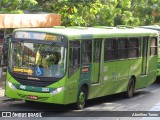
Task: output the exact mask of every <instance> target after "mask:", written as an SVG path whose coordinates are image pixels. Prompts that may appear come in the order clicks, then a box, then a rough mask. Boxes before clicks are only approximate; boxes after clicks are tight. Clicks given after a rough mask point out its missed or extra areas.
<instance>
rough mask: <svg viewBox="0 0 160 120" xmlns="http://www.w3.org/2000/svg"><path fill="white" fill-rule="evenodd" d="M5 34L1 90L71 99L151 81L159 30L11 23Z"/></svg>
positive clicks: (30, 97)
mask: <svg viewBox="0 0 160 120" xmlns="http://www.w3.org/2000/svg"><path fill="white" fill-rule="evenodd" d="M8 39H9V47H8V68H7V75H6V87H5V96H6V97H9V98H15V99H22V100H25V101H26V102H27V103H32V102H33V101H34V102H45V103H54V104H63V105H66V104H71V103H73V105H74V106H75V107H76V108H77V109H82V108H83V107H84V105H85V102H86V100H88V99H93V98H97V97H102V96H106V95H111V94H116V93H120V92H124V93H125V95H126V96H127V97H129V98H130V97H132V96H133V94H134V92H135V90H136V89H140V88H144V87H147V86H148V85H150V84H151V83H153V82H154V81H155V78H156V75H157V58H158V56H157V50H158V49H157V44H158V32H157V31H154V30H148V29H143V28H127V27H105V26H103V27H100V26H99V27H88V28H87V27H76V26H75V27H63V26H55V27H53V28H24V29H16V30H14V32H13V34H12V38H8Z"/></svg>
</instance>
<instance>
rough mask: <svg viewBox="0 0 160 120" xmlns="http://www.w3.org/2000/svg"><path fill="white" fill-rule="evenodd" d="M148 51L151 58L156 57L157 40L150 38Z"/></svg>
mask: <svg viewBox="0 0 160 120" xmlns="http://www.w3.org/2000/svg"><path fill="white" fill-rule="evenodd" d="M150 51H151V52H150V55H151V56H154V55H157V38H151V43H150Z"/></svg>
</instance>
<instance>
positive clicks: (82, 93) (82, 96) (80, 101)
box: [76, 87, 87, 110]
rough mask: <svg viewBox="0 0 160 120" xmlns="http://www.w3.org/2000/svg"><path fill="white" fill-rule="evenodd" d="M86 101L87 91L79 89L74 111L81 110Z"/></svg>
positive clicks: (83, 88)
mask: <svg viewBox="0 0 160 120" xmlns="http://www.w3.org/2000/svg"><path fill="white" fill-rule="evenodd" d="M86 99H87V91H86V89H85V87H81V89H80V91H79V94H78V99H77V103H76V109H78V110H80V109H83V108H84V106H85V103H86Z"/></svg>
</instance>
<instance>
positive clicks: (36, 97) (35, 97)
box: [27, 95, 38, 100]
mask: <svg viewBox="0 0 160 120" xmlns="http://www.w3.org/2000/svg"><path fill="white" fill-rule="evenodd" d="M27 98H28V99H31V100H37V99H38V96H33V95H28V96H27Z"/></svg>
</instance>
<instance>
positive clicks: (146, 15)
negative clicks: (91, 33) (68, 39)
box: [0, 0, 160, 26]
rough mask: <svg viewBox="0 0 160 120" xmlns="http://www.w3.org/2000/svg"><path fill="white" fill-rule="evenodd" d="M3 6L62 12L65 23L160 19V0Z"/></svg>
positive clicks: (42, 0) (20, 1) (7, 0)
mask: <svg viewBox="0 0 160 120" xmlns="http://www.w3.org/2000/svg"><path fill="white" fill-rule="evenodd" d="M0 7H1V10H0V13H11V14H14V13H19V14H22V13H23V10H29V11H32V12H48V13H58V14H61V15H62V25H64V26H100V25H105V26H116V25H122V24H123V25H130V26H138V25H149V24H156V23H159V21H160V2H159V0H1V1H0Z"/></svg>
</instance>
